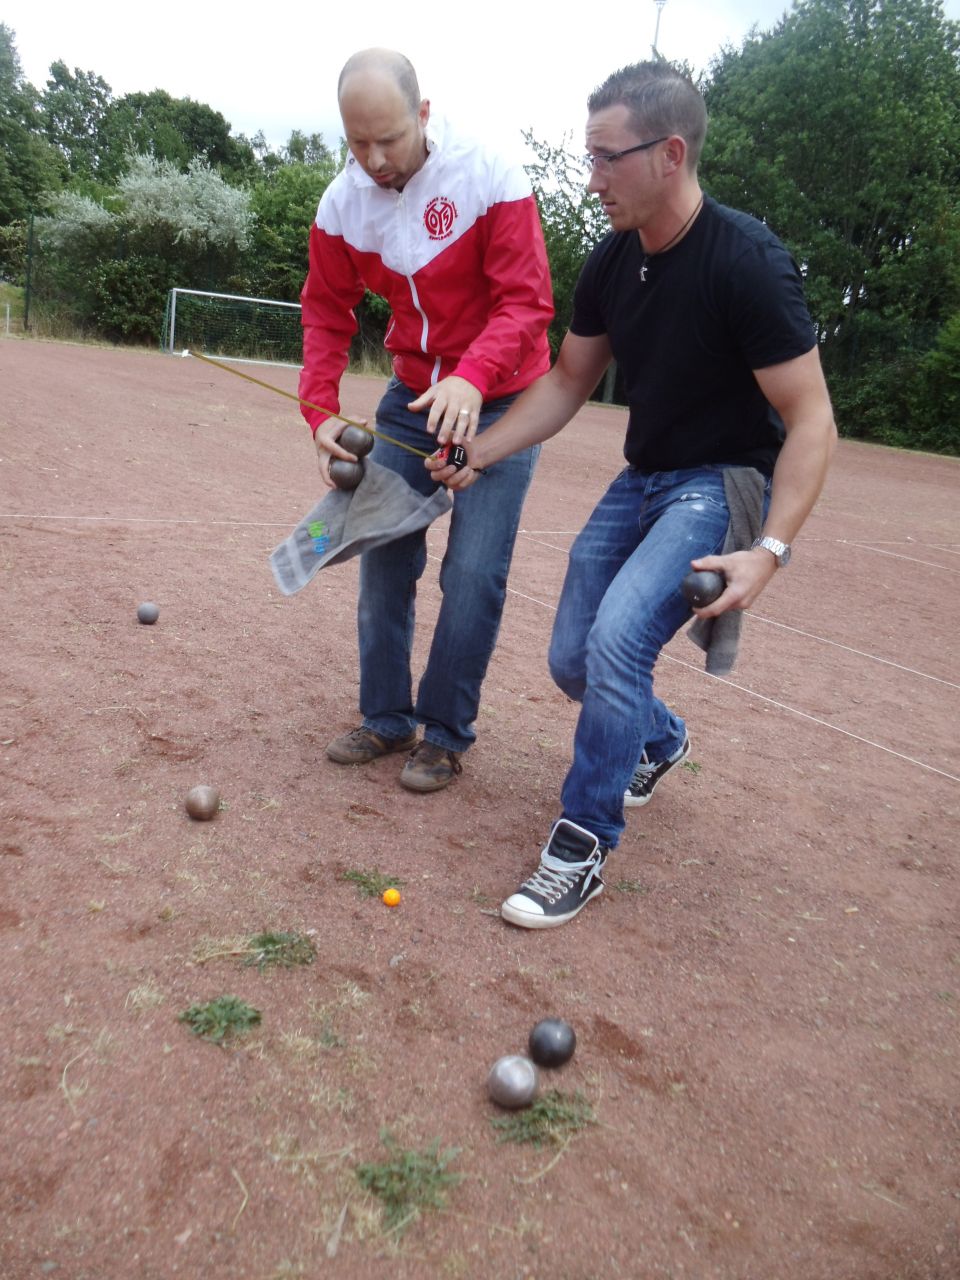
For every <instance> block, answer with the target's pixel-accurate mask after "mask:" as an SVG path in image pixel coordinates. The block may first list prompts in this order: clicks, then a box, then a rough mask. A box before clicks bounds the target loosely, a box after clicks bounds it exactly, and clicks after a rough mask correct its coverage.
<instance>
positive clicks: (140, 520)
mask: <svg viewBox="0 0 960 1280" xmlns="http://www.w3.org/2000/svg"><path fill="white" fill-rule="evenodd" d="M0 520H74V521H79V522H80V523H83V522H84V521H87V522H88V523H92V524H96V523H100V524H212V525H220V524H225V525H232V526H234V527H236V528H239V529H289V528H290V524H289V522H288V521H286V520H284V521H280V520H178V519H175V518H174V517H173V516H44V515H32V516H31V515H24V514H22V513H20V512H13V511H0Z"/></svg>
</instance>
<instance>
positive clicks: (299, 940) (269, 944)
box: [191, 929, 317, 973]
mask: <svg viewBox="0 0 960 1280" xmlns="http://www.w3.org/2000/svg"><path fill="white" fill-rule="evenodd" d="M316 954H317V950H316V947H315V946H314V945H313V943H312V942H311V940H310V939H309V938H308V937H307V936H306V934H303V933H281V932H278V931H277V930H273V929H271V930H267V931H265V932H263V933H255V934H253V935H252V936H251V937H249V938H219V939H213V940H206V941H204V942H201V943H199V944H198V945H197V946H196V947H194V949H193V953H192V955H191V959H192V960H193V962H194V964H207V963H208V962H209V961H210V960H218V959H221V958H222V957H223V956H237V957H239V958H240V959H241V960H242V961H243V963H244V964H255V965H256V966H257V968H258V969H259V970H260V972H261V973H262V972H263V971H264V969H266V968H269V967H270V966H271V965H278V966H280V967H282V968H285V969H290V968H292V967H293V966H294V965H297V964H313V961H314V958H315V957H316Z"/></svg>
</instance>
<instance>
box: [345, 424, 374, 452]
mask: <svg viewBox="0 0 960 1280" xmlns="http://www.w3.org/2000/svg"><path fill="white" fill-rule="evenodd" d="M337 444H339V445H342V446H343V448H344V449H346V450H347V451H348V452H349V453H354V454H356V456H357V457H358V458H365V457H366V456H367V454H368V453H369V452H370V450H371V449H372V448H373V436H372V435H371V434H370V432H369V431H364V429H363V427H353V426H351V427H344V429H343V431H341V432H340V438H339V440H338V441H337Z"/></svg>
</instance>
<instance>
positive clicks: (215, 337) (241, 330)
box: [160, 289, 303, 368]
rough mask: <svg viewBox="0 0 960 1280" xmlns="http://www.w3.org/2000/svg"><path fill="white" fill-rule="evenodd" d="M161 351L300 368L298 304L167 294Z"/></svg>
mask: <svg viewBox="0 0 960 1280" xmlns="http://www.w3.org/2000/svg"><path fill="white" fill-rule="evenodd" d="M160 346H161V347H162V348H163V350H164V351H168V352H170V354H171V355H172V354H174V353H175V352H179V351H183V350H184V349H186V350H190V349H193V350H195V351H199V352H201V353H202V354H205V355H211V356H214V355H215V356H221V357H222V358H224V359H226V360H236V361H239V362H242V363H248V364H284V365H292V366H294V367H295V368H299V367H300V365H301V364H302V363H303V331H302V330H301V328H300V304H299V302H276V301H274V300H273V299H271V298H245V297H242V296H241V295H239V294H232V293H205V292H204V291H203V290H201V289H171V290H170V292H169V293H168V294H167V306H166V309H165V311H164V315H163V329H162V331H161V334H160Z"/></svg>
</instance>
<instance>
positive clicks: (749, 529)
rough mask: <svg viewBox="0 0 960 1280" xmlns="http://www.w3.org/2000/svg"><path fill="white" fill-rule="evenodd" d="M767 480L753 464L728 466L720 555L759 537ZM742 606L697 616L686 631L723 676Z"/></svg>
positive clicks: (732, 657)
mask: <svg viewBox="0 0 960 1280" xmlns="http://www.w3.org/2000/svg"><path fill="white" fill-rule="evenodd" d="M765 486H766V481H765V479H764V477H763V476H762V475H761V473H760V472H759V471H757V469H756V468H755V467H727V468H725V469H724V472H723V491H724V494H725V495H726V499H727V506H728V507H729V508H730V523H729V525H728V526H727V534H726V537H725V538H724V540H723V550H722V552H721V554H722V555H725V556H728V555H729V554H730V553H731V552H732V551H745V550H746V549H747V548H748V547H751V546H752V545H753V542H754V539H756V538H759V537H760V530H761V529H762V528H763V491H764V488H765ZM742 625H743V610H742V609H728V610H727V612H726V613H721V614H720V616H719V618H697V619H696V620H695V622H694V623H693V626H691V627H690V628H689V629H688V631H687V635H688V636H689V637H690V639H691V640H692V641H693V643H694V644H695V645H697V646H698V647H699V648H701V649H703V650H704V651H705V653H706V655H707V657H706V661H705V663H704V666H705V667H706V670H707V671H708V673H709V674H710V675H712V676H726V675H729V674H730V672H731V671H732V670H733V664H734V663H735V662H736V660H737V645H738V644H739V643H740V628H741V626H742Z"/></svg>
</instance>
